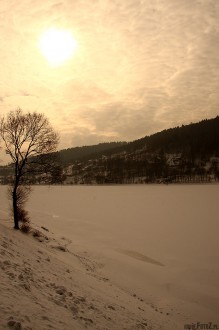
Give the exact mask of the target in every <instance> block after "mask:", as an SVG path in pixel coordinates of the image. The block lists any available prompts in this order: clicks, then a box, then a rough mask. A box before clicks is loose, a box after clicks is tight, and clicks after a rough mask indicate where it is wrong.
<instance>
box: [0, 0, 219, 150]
mask: <svg viewBox="0 0 219 330" xmlns="http://www.w3.org/2000/svg"><path fill="white" fill-rule="evenodd" d="M0 15H1V17H0V61H1V67H0V73H1V81H0V90H1V99H0V111H1V113H3V114H4V113H7V112H8V111H9V110H11V109H13V108H17V107H18V106H20V107H21V108H24V110H33V111H40V112H44V113H45V114H46V115H47V116H48V117H49V118H50V120H51V122H52V124H53V125H54V126H55V128H56V129H58V130H59V132H60V134H61V137H62V138H61V141H62V144H61V146H62V147H64V146H65V145H66V146H70V145H71V144H73V145H77V144H90V143H97V142H102V141H109V140H110V139H112V140H124V139H125V140H131V139H135V138H140V137H141V136H144V135H147V134H151V133H154V132H156V131H157V130H162V129H164V128H168V127H171V126H176V125H180V124H182V123H190V122H191V121H198V120H200V119H203V118H209V117H214V116H216V115H217V114H218V106H219V96H218V92H217V91H218V87H219V58H218V53H219V37H218V36H219V21H218V16H219V2H218V1H215V0H157V1H150V0H144V1H142V0H126V1H120V0H113V1H112V0H105V1H86V2H84V1H81V0H75V1H71V0H66V1H57V0H48V1H43V0H39V1H37V2H36V1H33V0H26V1H20V2H10V1H9V2H6V1H5V2H1V3H0ZM50 26H57V27H60V28H66V29H70V30H71V31H72V33H73V35H74V36H75V38H76V39H77V40H78V44H79V49H78V52H77V53H76V54H75V56H74V57H73V58H72V59H71V60H70V61H69V62H68V63H66V64H65V65H64V66H63V67H60V68H56V69H55V70H54V69H51V68H50V67H49V66H48V64H47V62H46V60H45V59H44V58H43V57H42V55H41V53H40V51H39V47H38V41H39V38H40V34H41V33H42V32H43V31H44V30H45V29H46V28H48V27H50Z"/></svg>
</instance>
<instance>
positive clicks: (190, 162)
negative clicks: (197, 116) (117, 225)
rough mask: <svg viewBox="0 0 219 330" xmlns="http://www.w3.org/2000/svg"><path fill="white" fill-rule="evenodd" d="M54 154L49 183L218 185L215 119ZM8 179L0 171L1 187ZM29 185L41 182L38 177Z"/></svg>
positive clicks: (8, 171)
mask: <svg viewBox="0 0 219 330" xmlns="http://www.w3.org/2000/svg"><path fill="white" fill-rule="evenodd" d="M56 155H57V162H58V164H57V169H58V170H55V171H54V173H53V176H54V183H61V182H62V183H70V184H71V183H72V184H78V183H79V184H98V183H101V184H105V183H150V182H209V181H219V116H217V117H216V118H214V119H208V120H207V119H206V120H202V121H201V122H199V123H195V124H190V125H182V126H181V127H175V128H170V129H167V130H163V131H161V132H159V133H156V134H153V135H151V136H146V137H144V138H141V139H138V140H135V141H132V142H111V143H100V144H98V145H92V146H84V147H76V148H69V149H65V150H61V151H58V152H57V153H56ZM11 175H12V167H10V166H0V182H2V183H7V182H9V181H10V176H11ZM45 175H46V174H45ZM31 180H32V182H33V183H44V179H43V177H39V176H38V177H34V176H33V177H31Z"/></svg>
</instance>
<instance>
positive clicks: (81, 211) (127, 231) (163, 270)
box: [0, 185, 219, 323]
mask: <svg viewBox="0 0 219 330" xmlns="http://www.w3.org/2000/svg"><path fill="white" fill-rule="evenodd" d="M0 192H1V206H0V209H1V211H2V212H3V213H4V212H7V210H8V201H7V199H6V187H0ZM27 209H28V210H29V212H30V216H31V220H32V222H33V223H34V224H37V225H38V226H39V227H40V226H44V227H46V228H48V229H49V230H50V231H52V232H54V233H55V234H56V235H59V236H60V237H61V236H64V237H65V238H67V239H69V242H71V244H70V246H71V249H75V250H77V251H84V252H87V253H91V254H92V255H93V256H94V258H96V259H97V260H99V262H100V263H101V264H102V267H103V270H104V271H105V272H106V273H107V274H108V276H109V277H110V278H111V280H112V281H114V283H116V284H117V285H118V286H120V287H122V288H124V290H129V291H130V292H131V291H132V292H135V293H136V294H138V295H139V296H141V297H143V298H144V299H146V300H147V299H148V302H150V303H151V304H153V303H154V302H155V303H156V306H159V307H160V308H162V306H169V308H170V310H171V308H172V309H173V313H175V314H176V318H177V317H178V318H180V317H181V318H182V317H183V315H184V316H185V317H186V316H187V318H189V317H190V320H191V322H196V321H200V322H201V321H202V322H203V323H205V322H209V321H212V322H216V321H218V322H219V317H218V311H219V185H130V186H129V185H127V186H125V185H124V186H62V187H59V186H56V187H47V186H40V187H39V186H36V187H34V188H33V191H32V193H31V195H30V198H29V201H28V203H27ZM171 306H172V307H171ZM177 314H178V316H177Z"/></svg>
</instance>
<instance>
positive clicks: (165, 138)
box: [126, 116, 219, 154]
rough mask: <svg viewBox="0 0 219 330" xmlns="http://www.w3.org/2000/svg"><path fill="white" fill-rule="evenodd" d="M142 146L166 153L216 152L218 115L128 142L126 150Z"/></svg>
mask: <svg viewBox="0 0 219 330" xmlns="http://www.w3.org/2000/svg"><path fill="white" fill-rule="evenodd" d="M143 147H146V148H147V150H148V151H150V152H154V151H157V150H162V151H164V152H167V153H176V152H188V151H191V152H192V153H194V154H209V153H212V152H213V153H215V152H217V153H218V152H219V116H217V117H216V118H214V119H205V120H202V121H201V122H199V123H195V124H190V125H182V126H181V127H175V128H170V129H167V130H163V131H162V132H159V133H156V134H153V135H151V136H146V137H144V138H142V139H139V140H136V141H133V142H131V143H129V144H128V145H127V147H126V150H127V151H134V150H136V149H142V148H143Z"/></svg>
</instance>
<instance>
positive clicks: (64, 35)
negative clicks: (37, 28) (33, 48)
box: [40, 28, 78, 66]
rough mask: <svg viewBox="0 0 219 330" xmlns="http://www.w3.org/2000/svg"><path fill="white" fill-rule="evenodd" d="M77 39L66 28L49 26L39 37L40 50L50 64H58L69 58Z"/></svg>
mask: <svg viewBox="0 0 219 330" xmlns="http://www.w3.org/2000/svg"><path fill="white" fill-rule="evenodd" d="M77 46H78V45H77V41H76V40H75V39H74V37H73V36H72V34H71V32H70V31H68V30H61V29H56V28H51V29H49V30H46V31H45V32H44V33H43V34H42V36H41V38H40V50H41V53H42V54H43V55H44V56H45V58H46V59H47V61H48V62H49V64H50V65H52V66H59V65H62V64H64V63H65V62H66V61H67V60H68V59H70V58H71V57H72V56H73V55H74V53H75V51H76V49H77Z"/></svg>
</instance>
